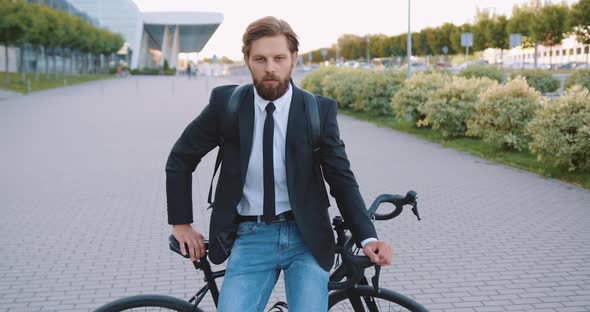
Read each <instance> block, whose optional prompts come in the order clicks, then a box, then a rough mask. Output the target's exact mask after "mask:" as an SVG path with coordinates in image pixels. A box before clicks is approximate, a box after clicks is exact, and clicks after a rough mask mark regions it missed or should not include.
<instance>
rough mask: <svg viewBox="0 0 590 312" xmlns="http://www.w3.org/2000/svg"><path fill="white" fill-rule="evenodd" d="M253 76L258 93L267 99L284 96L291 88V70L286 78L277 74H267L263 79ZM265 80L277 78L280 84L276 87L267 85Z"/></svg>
mask: <svg viewBox="0 0 590 312" xmlns="http://www.w3.org/2000/svg"><path fill="white" fill-rule="evenodd" d="M252 78H253V80H254V87H256V91H257V92H258V95H260V97H261V98H263V99H265V100H267V101H274V100H276V99H278V98H280V97H281V96H283V95H284V94H285V93H287V90H289V83H290V81H291V71H289V74H288V75H287V76H286V77H285V79H284V80H280V79H279V77H277V76H275V75H269V76H265V77H264V78H263V79H262V80H257V79H256V78H254V77H252ZM265 80H275V81H278V82H279V84H278V85H277V86H276V87H272V86H269V87H267V86H265V85H264V81H265Z"/></svg>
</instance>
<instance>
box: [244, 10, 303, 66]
mask: <svg viewBox="0 0 590 312" xmlns="http://www.w3.org/2000/svg"><path fill="white" fill-rule="evenodd" d="M279 35H284V36H285V37H286V38H287V45H288V47H289V51H290V52H291V53H294V52H296V51H299V38H297V35H296V34H295V32H294V31H293V29H292V28H291V26H290V25H289V24H288V23H287V22H285V21H284V20H282V19H278V18H276V17H274V16H267V17H263V18H261V19H258V20H255V21H254V22H252V23H250V25H248V28H246V32H244V35H243V36H242V53H244V56H246V57H248V56H249V55H250V47H251V46H252V42H253V41H254V40H258V39H260V38H263V37H274V36H279Z"/></svg>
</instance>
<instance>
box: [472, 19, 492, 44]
mask: <svg viewBox="0 0 590 312" xmlns="http://www.w3.org/2000/svg"><path fill="white" fill-rule="evenodd" d="M492 23H493V16H492V14H491V13H490V11H489V10H485V9H484V10H480V9H477V13H476V14H475V25H473V51H482V50H485V49H487V48H489V47H490V46H491V39H492V38H491V32H490V30H491V26H492Z"/></svg>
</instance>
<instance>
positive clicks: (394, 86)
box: [354, 71, 405, 115]
mask: <svg viewBox="0 0 590 312" xmlns="http://www.w3.org/2000/svg"><path fill="white" fill-rule="evenodd" d="M404 80H405V74H404V73H402V72H398V71H384V72H377V73H371V74H369V75H366V76H365V80H364V81H363V87H362V89H361V91H360V95H359V96H358V97H357V98H356V101H355V103H354V109H355V110H358V111H367V112H370V113H373V114H378V115H391V114H392V110H391V106H390V105H389V103H390V102H391V99H392V98H393V96H394V95H395V93H396V92H397V91H398V90H399V89H400V87H401V85H402V83H403V82H404Z"/></svg>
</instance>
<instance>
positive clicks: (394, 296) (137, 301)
mask: <svg viewBox="0 0 590 312" xmlns="http://www.w3.org/2000/svg"><path fill="white" fill-rule="evenodd" d="M416 198H417V194H416V192H414V191H409V192H408V193H407V194H406V196H401V195H389V194H383V195H380V196H378V197H377V198H376V199H375V201H374V202H373V204H372V205H371V207H370V208H369V214H370V216H371V218H373V219H374V220H390V219H393V218H395V217H397V216H398V215H399V214H400V213H401V212H402V210H403V207H404V206H405V205H411V206H412V212H413V213H414V215H416V217H417V218H418V220H420V215H419V214H418V203H417V201H416ZM382 203H391V204H393V205H394V206H395V209H394V210H393V211H391V212H389V213H386V214H378V213H376V211H377V208H379V206H380V205H381V204H382ZM332 225H333V226H334V231H335V232H336V237H337V240H336V257H337V260H336V264H335V269H334V271H333V272H332V273H331V274H330V282H329V285H328V287H329V289H330V294H329V301H328V302H329V303H328V306H329V310H330V311H355V312H358V311H372V312H376V311H412V312H427V311H428V310H427V309H426V308H425V307H423V306H422V305H420V304H419V303H417V302H416V301H414V300H412V299H411V298H409V297H406V296H404V295H402V294H400V293H397V292H395V291H392V290H389V289H385V288H381V287H379V275H380V272H381V267H380V266H376V265H374V264H373V263H372V262H371V261H370V260H369V258H368V257H366V256H364V255H359V253H360V251H361V250H362V248H360V246H358V245H357V244H355V243H354V240H353V239H352V236H351V235H350V234H349V233H348V228H347V226H346V223H345V221H344V220H343V219H342V217H340V216H337V217H334V219H333V220H332ZM169 245H170V249H171V250H172V251H174V252H176V253H178V254H180V255H182V256H183V257H185V258H189V256H188V255H186V256H185V255H183V254H182V253H181V252H180V246H179V243H178V241H176V239H175V238H174V236H172V235H170V237H169ZM205 247H206V248H207V249H208V248H209V245H208V243H207V242H205ZM193 264H194V266H195V269H197V270H201V271H202V272H203V274H204V281H205V283H206V284H205V285H204V286H203V287H202V288H201V289H200V290H199V291H198V292H197V293H196V294H195V295H194V296H192V297H191V298H190V299H189V300H188V301H185V300H181V299H178V298H175V297H170V296H162V295H139V296H131V297H125V298H121V299H119V300H116V301H113V302H110V303H107V304H106V305H104V306H101V307H99V308H98V309H97V310H96V312H118V311H133V310H136V311H182V312H188V311H195V312H199V311H203V310H201V309H200V308H199V303H201V301H202V300H203V298H204V297H205V295H206V294H207V293H208V292H210V293H211V296H212V298H213V302H214V303H215V306H217V302H218V299H219V288H218V287H217V283H216V281H215V280H216V279H217V278H219V277H222V276H224V275H225V270H220V271H213V270H212V269H211V264H210V263H209V260H208V259H207V253H205V255H204V256H203V257H201V258H200V259H199V260H197V261H194V262H193ZM369 267H374V269H375V275H374V276H373V277H372V278H370V282H371V283H370V284H369V279H368V278H367V277H366V276H365V270H366V269H367V268H369ZM287 309H288V307H287V304H286V303H284V302H277V303H276V304H274V305H273V306H272V307H271V308H270V310H269V311H287Z"/></svg>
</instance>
